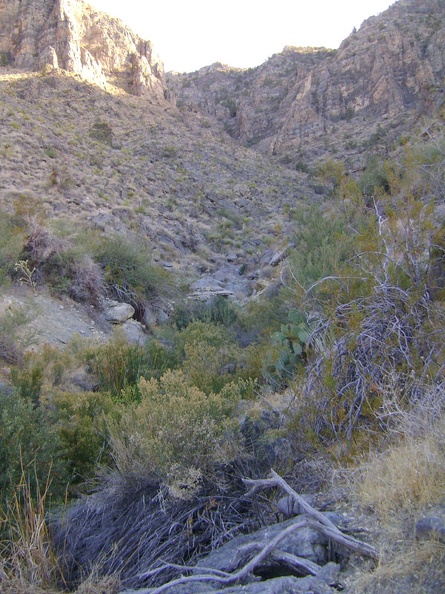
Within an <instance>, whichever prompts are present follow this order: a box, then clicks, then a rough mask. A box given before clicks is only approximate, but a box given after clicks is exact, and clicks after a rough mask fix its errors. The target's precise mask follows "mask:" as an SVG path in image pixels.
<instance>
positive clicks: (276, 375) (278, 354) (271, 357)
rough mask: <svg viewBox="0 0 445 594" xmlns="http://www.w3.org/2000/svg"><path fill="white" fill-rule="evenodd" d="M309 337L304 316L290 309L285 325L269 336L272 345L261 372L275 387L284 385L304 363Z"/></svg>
mask: <svg viewBox="0 0 445 594" xmlns="http://www.w3.org/2000/svg"><path fill="white" fill-rule="evenodd" d="M309 335H310V328H309V324H308V321H307V317H306V315H305V314H304V313H303V312H301V311H298V310H297V309H291V310H290V311H289V314H288V321H287V323H286V324H282V325H281V328H280V330H279V331H278V332H274V333H273V334H272V336H271V342H272V344H271V347H270V349H269V352H268V356H267V359H266V364H265V367H264V371H263V373H264V374H265V375H266V378H267V379H268V381H273V383H274V384H275V385H276V384H277V383H278V384H279V385H281V384H282V383H283V382H284V383H286V382H287V381H289V379H290V378H292V377H293V376H294V375H295V373H296V371H297V369H298V367H299V366H300V367H301V366H302V365H303V364H304V363H306V361H307V348H308V339H309Z"/></svg>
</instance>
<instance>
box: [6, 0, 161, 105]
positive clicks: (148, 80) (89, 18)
mask: <svg viewBox="0 0 445 594" xmlns="http://www.w3.org/2000/svg"><path fill="white" fill-rule="evenodd" d="M0 32H1V35H0V60H1V62H2V64H3V65H10V66H13V67H15V68H20V69H24V70H42V71H49V70H51V69H63V70H67V71H70V72H74V73H76V74H79V75H80V76H81V77H82V78H84V79H85V80H87V81H89V82H93V83H95V84H99V85H101V86H103V85H105V83H106V82H107V81H108V82H113V83H115V84H118V85H120V86H123V87H124V88H125V89H126V90H128V91H130V92H132V93H133V94H136V95H142V94H150V95H152V96H153V97H155V98H156V99H158V100H162V99H163V98H164V94H167V92H166V89H165V85H164V69H163V64H162V62H161V61H160V59H159V58H158V57H157V55H156V53H155V51H154V49H153V46H152V44H151V43H150V42H149V41H146V40H143V39H141V38H140V37H139V36H138V35H136V34H134V33H133V32H132V31H131V29H129V28H128V27H126V26H125V25H124V24H123V23H122V22H121V21H120V20H119V19H115V18H112V17H109V16H108V15H106V14H103V13H100V12H97V11H96V10H94V9H93V8H92V7H91V6H89V5H88V4H86V3H84V2H83V1H82V0H0Z"/></svg>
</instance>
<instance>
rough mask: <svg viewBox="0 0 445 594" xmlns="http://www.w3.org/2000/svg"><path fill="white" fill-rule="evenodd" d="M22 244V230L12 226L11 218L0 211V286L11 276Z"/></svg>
mask: <svg viewBox="0 0 445 594" xmlns="http://www.w3.org/2000/svg"><path fill="white" fill-rule="evenodd" d="M23 244H24V234H23V231H22V229H20V228H19V227H17V226H16V225H15V224H14V220H13V217H12V216H10V215H8V214H7V213H6V212H3V211H0V286H4V285H5V284H6V283H7V282H8V281H9V279H10V277H11V276H12V275H13V273H14V266H15V264H16V262H18V261H19V259H20V254H21V252H22V249H23Z"/></svg>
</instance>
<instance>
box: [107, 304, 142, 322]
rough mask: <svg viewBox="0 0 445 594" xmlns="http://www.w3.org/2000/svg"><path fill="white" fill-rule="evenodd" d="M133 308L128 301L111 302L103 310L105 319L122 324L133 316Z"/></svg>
mask: <svg viewBox="0 0 445 594" xmlns="http://www.w3.org/2000/svg"><path fill="white" fill-rule="evenodd" d="M134 312H135V309H134V307H133V306H132V305H130V304H129V303H117V302H112V304H111V305H110V306H109V307H107V309H106V310H105V319H106V320H107V321H108V322H111V323H112V324H123V323H124V322H125V321H126V320H129V319H130V318H132V317H133V316H134Z"/></svg>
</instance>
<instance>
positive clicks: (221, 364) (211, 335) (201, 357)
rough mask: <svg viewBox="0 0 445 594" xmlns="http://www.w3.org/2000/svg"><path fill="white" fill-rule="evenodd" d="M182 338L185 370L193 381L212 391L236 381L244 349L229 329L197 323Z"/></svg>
mask: <svg viewBox="0 0 445 594" xmlns="http://www.w3.org/2000/svg"><path fill="white" fill-rule="evenodd" d="M179 340H180V343H181V344H182V348H183V352H184V360H183V363H182V369H183V371H184V373H185V375H186V377H187V378H188V382H189V384H191V385H194V386H196V387H197V388H199V389H200V390H202V391H203V392H205V393H210V392H220V391H221V390H222V388H223V387H224V386H225V385H226V384H227V383H229V382H231V381H233V379H234V377H235V373H236V369H237V365H238V364H239V362H240V360H241V352H240V349H239V348H238V347H237V346H236V344H235V342H234V340H233V338H231V337H230V336H229V333H228V331H227V329H226V328H224V327H223V326H217V325H215V324H206V323H204V322H193V323H191V324H189V326H187V328H186V329H185V330H183V332H181V334H180V337H179Z"/></svg>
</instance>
